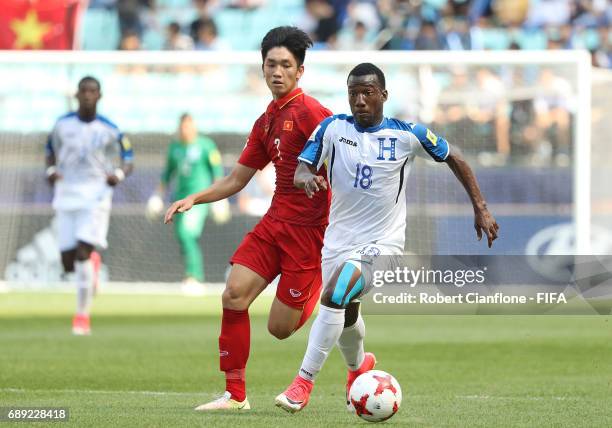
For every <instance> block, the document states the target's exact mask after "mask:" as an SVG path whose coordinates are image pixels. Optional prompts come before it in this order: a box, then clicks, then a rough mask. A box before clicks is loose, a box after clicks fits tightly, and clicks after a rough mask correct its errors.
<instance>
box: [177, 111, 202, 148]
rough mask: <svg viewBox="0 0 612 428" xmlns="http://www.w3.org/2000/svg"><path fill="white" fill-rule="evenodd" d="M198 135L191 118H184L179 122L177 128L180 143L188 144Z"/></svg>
mask: <svg viewBox="0 0 612 428" xmlns="http://www.w3.org/2000/svg"><path fill="white" fill-rule="evenodd" d="M197 135H198V129H197V128H196V125H195V121H194V120H193V119H192V118H191V117H186V118H185V119H183V120H182V121H181V125H180V126H179V136H180V138H181V141H184V142H186V143H190V142H192V141H194V140H195V138H196V137H197Z"/></svg>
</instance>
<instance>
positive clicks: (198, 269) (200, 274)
mask: <svg viewBox="0 0 612 428" xmlns="http://www.w3.org/2000/svg"><path fill="white" fill-rule="evenodd" d="M173 178H176V187H175V189H174V193H173V199H174V200H177V199H183V198H185V197H187V196H188V195H190V194H192V193H195V192H197V191H199V190H202V189H206V188H208V187H210V185H211V184H212V183H213V181H216V180H220V179H221V178H223V165H222V163H221V154H220V153H219V149H217V145H216V144H215V142H214V141H213V140H212V139H210V138H208V137H205V136H203V135H199V134H198V129H197V127H196V124H195V121H194V120H193V117H191V115H189V114H183V115H182V116H181V118H180V123H179V129H178V138H177V139H176V140H173V141H171V142H170V146H169V147H168V155H167V157H166V167H165V169H164V172H163V173H162V176H161V181H160V183H159V185H158V186H157V189H156V191H155V193H154V194H153V195H152V196H151V197H150V198H149V200H148V202H147V217H149V218H150V219H153V218H155V217H157V216H158V215H159V214H161V213H162V211H163V207H164V203H163V196H164V194H165V193H166V189H167V188H168V184H169V183H170V181H171V180H172V179H173ZM207 214H208V205H198V206H196V207H194V208H193V209H191V210H189V211H188V212H186V213H185V214H183V215H182V216H179V217H177V219H176V222H175V223H174V231H175V234H176V239H177V240H178V242H179V244H180V246H181V252H182V254H183V258H184V261H185V278H184V281H183V285H184V291H185V292H187V293H192V292H193V293H197V291H198V290H197V286H198V285H199V283H200V282H203V281H204V262H203V258H202V250H201V249H200V244H199V242H198V240H199V238H200V236H201V235H202V231H203V230H204V224H205V223H206V216H207ZM229 215H230V211H229V205H228V203H227V201H225V200H224V201H221V204H219V203H216V205H213V217H214V219H215V221H216V222H225V221H227V220H229Z"/></svg>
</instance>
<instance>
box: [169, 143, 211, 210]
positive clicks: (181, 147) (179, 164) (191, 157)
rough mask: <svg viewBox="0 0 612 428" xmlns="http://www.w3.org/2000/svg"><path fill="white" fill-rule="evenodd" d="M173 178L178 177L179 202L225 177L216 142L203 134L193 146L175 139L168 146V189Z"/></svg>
mask: <svg viewBox="0 0 612 428" xmlns="http://www.w3.org/2000/svg"><path fill="white" fill-rule="evenodd" d="M173 177H176V185H175V190H174V198H175V199H182V198H184V197H186V196H188V195H190V194H192V193H195V192H199V191H200V190H202V189H205V188H207V187H208V186H210V185H211V184H212V182H213V181H214V180H216V179H219V178H222V177H223V165H222V164H221V154H220V153H219V149H217V146H216V144H215V142H214V141H213V140H211V139H210V138H208V137H204V136H202V135H198V137H197V138H196V140H195V141H194V142H193V143H191V144H186V143H183V142H181V141H178V140H173V141H172V142H171V143H170V147H168V156H167V158H166V168H165V169H164V172H163V174H162V182H163V183H164V184H165V185H166V186H168V183H169V182H170V180H171V179H172V178H173Z"/></svg>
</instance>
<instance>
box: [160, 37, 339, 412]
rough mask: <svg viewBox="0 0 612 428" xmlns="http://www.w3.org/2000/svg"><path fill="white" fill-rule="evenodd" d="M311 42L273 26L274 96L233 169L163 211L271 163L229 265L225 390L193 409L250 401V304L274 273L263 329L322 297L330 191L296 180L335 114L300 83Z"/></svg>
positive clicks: (298, 322) (266, 52) (233, 187)
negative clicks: (266, 204) (307, 190)
mask: <svg viewBox="0 0 612 428" xmlns="http://www.w3.org/2000/svg"><path fill="white" fill-rule="evenodd" d="M310 46H312V40H310V38H309V37H308V35H306V33H304V32H303V31H301V30H299V29H297V28H295V27H278V28H274V29H272V30H270V31H269V32H268V34H266V36H265V37H264V38H263V40H262V42H261V56H262V60H263V64H262V70H263V75H264V78H265V80H266V84H267V85H268V88H269V89H270V92H271V93H272V97H273V101H272V102H270V104H269V105H268V108H267V109H266V111H265V113H264V114H262V115H261V116H260V117H259V119H257V121H256V122H255V124H254V125H253V129H252V131H251V134H250V135H249V138H248V140H247V144H246V146H245V148H244V150H243V152H242V155H241V156H240V158H239V159H238V163H237V164H236V166H235V167H234V169H233V170H232V172H231V173H230V174H229V175H228V176H226V177H224V178H223V179H221V180H218V181H216V182H215V183H214V184H213V185H212V186H210V187H209V188H207V189H205V190H203V191H201V192H199V193H195V194H192V195H189V196H188V197H186V198H185V199H181V200H178V201H176V202H174V203H173V204H172V205H171V206H170V208H169V209H168V211H167V212H166V216H165V218H164V222H165V223H169V222H170V221H172V217H173V216H174V215H175V214H177V213H183V212H185V211H187V210H189V209H190V208H191V207H192V206H193V205H195V204H204V203H209V202H215V201H218V200H221V199H224V198H227V197H229V196H231V195H233V194H235V193H237V192H239V191H240V190H241V189H242V188H244V186H246V184H247V183H248V182H249V180H251V178H252V177H253V175H254V174H255V172H256V171H257V170H258V169H263V168H264V167H265V166H266V165H267V164H268V163H269V162H272V163H273V164H274V167H275V169H276V190H275V192H274V197H273V198H272V204H271V206H270V209H269V210H268V212H267V213H266V215H265V216H264V217H263V218H262V220H261V221H260V222H259V223H258V224H257V225H256V226H255V228H254V229H253V230H252V231H251V232H249V233H248V234H247V235H246V236H245V238H244V240H243V241H242V243H241V244H240V246H239V247H238V249H237V250H236V252H235V253H234V255H233V256H232V258H231V259H230V262H231V264H232V268H231V271H230V275H229V278H228V280H227V284H226V286H225V291H224V292H223V296H222V302H223V319H222V321H221V335H220V336H219V355H220V357H219V358H220V366H221V370H222V371H223V372H225V385H226V387H225V389H226V392H225V394H224V395H223V396H222V397H220V398H218V399H216V400H214V401H211V402H210V403H206V404H202V405H201V406H198V407H197V408H196V410H203V411H206V410H227V409H249V408H250V405H249V402H248V400H247V398H246V384H245V368H246V363H247V360H248V358H249V348H250V322H249V313H248V309H249V306H250V305H251V303H252V302H253V301H254V300H255V298H256V297H257V296H258V295H259V294H260V293H261V292H262V291H263V290H264V289H265V288H266V287H267V286H268V284H269V283H270V282H272V280H273V279H274V278H275V277H276V276H277V275H278V274H281V277H280V282H279V284H278V289H277V292H276V297H275V299H274V302H273V303H272V307H271V309H270V315H269V318H268V331H269V332H270V333H271V334H272V335H273V336H275V337H277V338H278V339H285V338H287V337H289V336H290V335H291V334H292V333H293V332H294V331H296V330H297V329H298V328H300V327H301V326H302V325H303V324H304V323H305V322H306V320H307V319H308V317H309V316H310V315H311V313H312V311H313V309H314V307H315V305H316V304H317V300H318V298H319V294H320V291H321V247H322V246H323V234H324V231H325V227H326V225H327V217H328V212H329V200H330V198H329V193H328V192H327V191H323V192H318V193H317V194H316V195H315V197H313V198H312V199H309V198H308V197H306V195H305V194H304V192H303V191H301V190H299V189H297V188H295V187H294V186H293V176H294V174H295V169H296V167H297V165H298V161H297V157H298V155H299V154H300V152H301V151H302V149H303V148H304V145H305V144H306V141H307V140H308V138H309V137H310V135H311V134H312V132H313V131H314V129H315V127H316V126H317V125H318V124H319V122H321V120H323V119H324V118H326V117H328V116H331V114H332V113H331V111H329V110H328V109H326V108H325V107H323V106H322V105H321V104H319V102H318V101H317V100H315V99H314V98H311V97H309V96H308V95H306V94H304V93H303V92H302V90H301V89H300V88H299V87H298V81H299V80H300V78H301V77H302V75H303V73H304V57H305V55H306V50H307V49H308V48H309V47H310ZM321 174H325V172H324V171H323V172H321Z"/></svg>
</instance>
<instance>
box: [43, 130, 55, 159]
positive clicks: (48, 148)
mask: <svg viewBox="0 0 612 428" xmlns="http://www.w3.org/2000/svg"><path fill="white" fill-rule="evenodd" d="M45 155H46V156H54V155H55V150H53V143H52V142H51V134H49V136H48V137H47V143H46V144H45Z"/></svg>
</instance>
